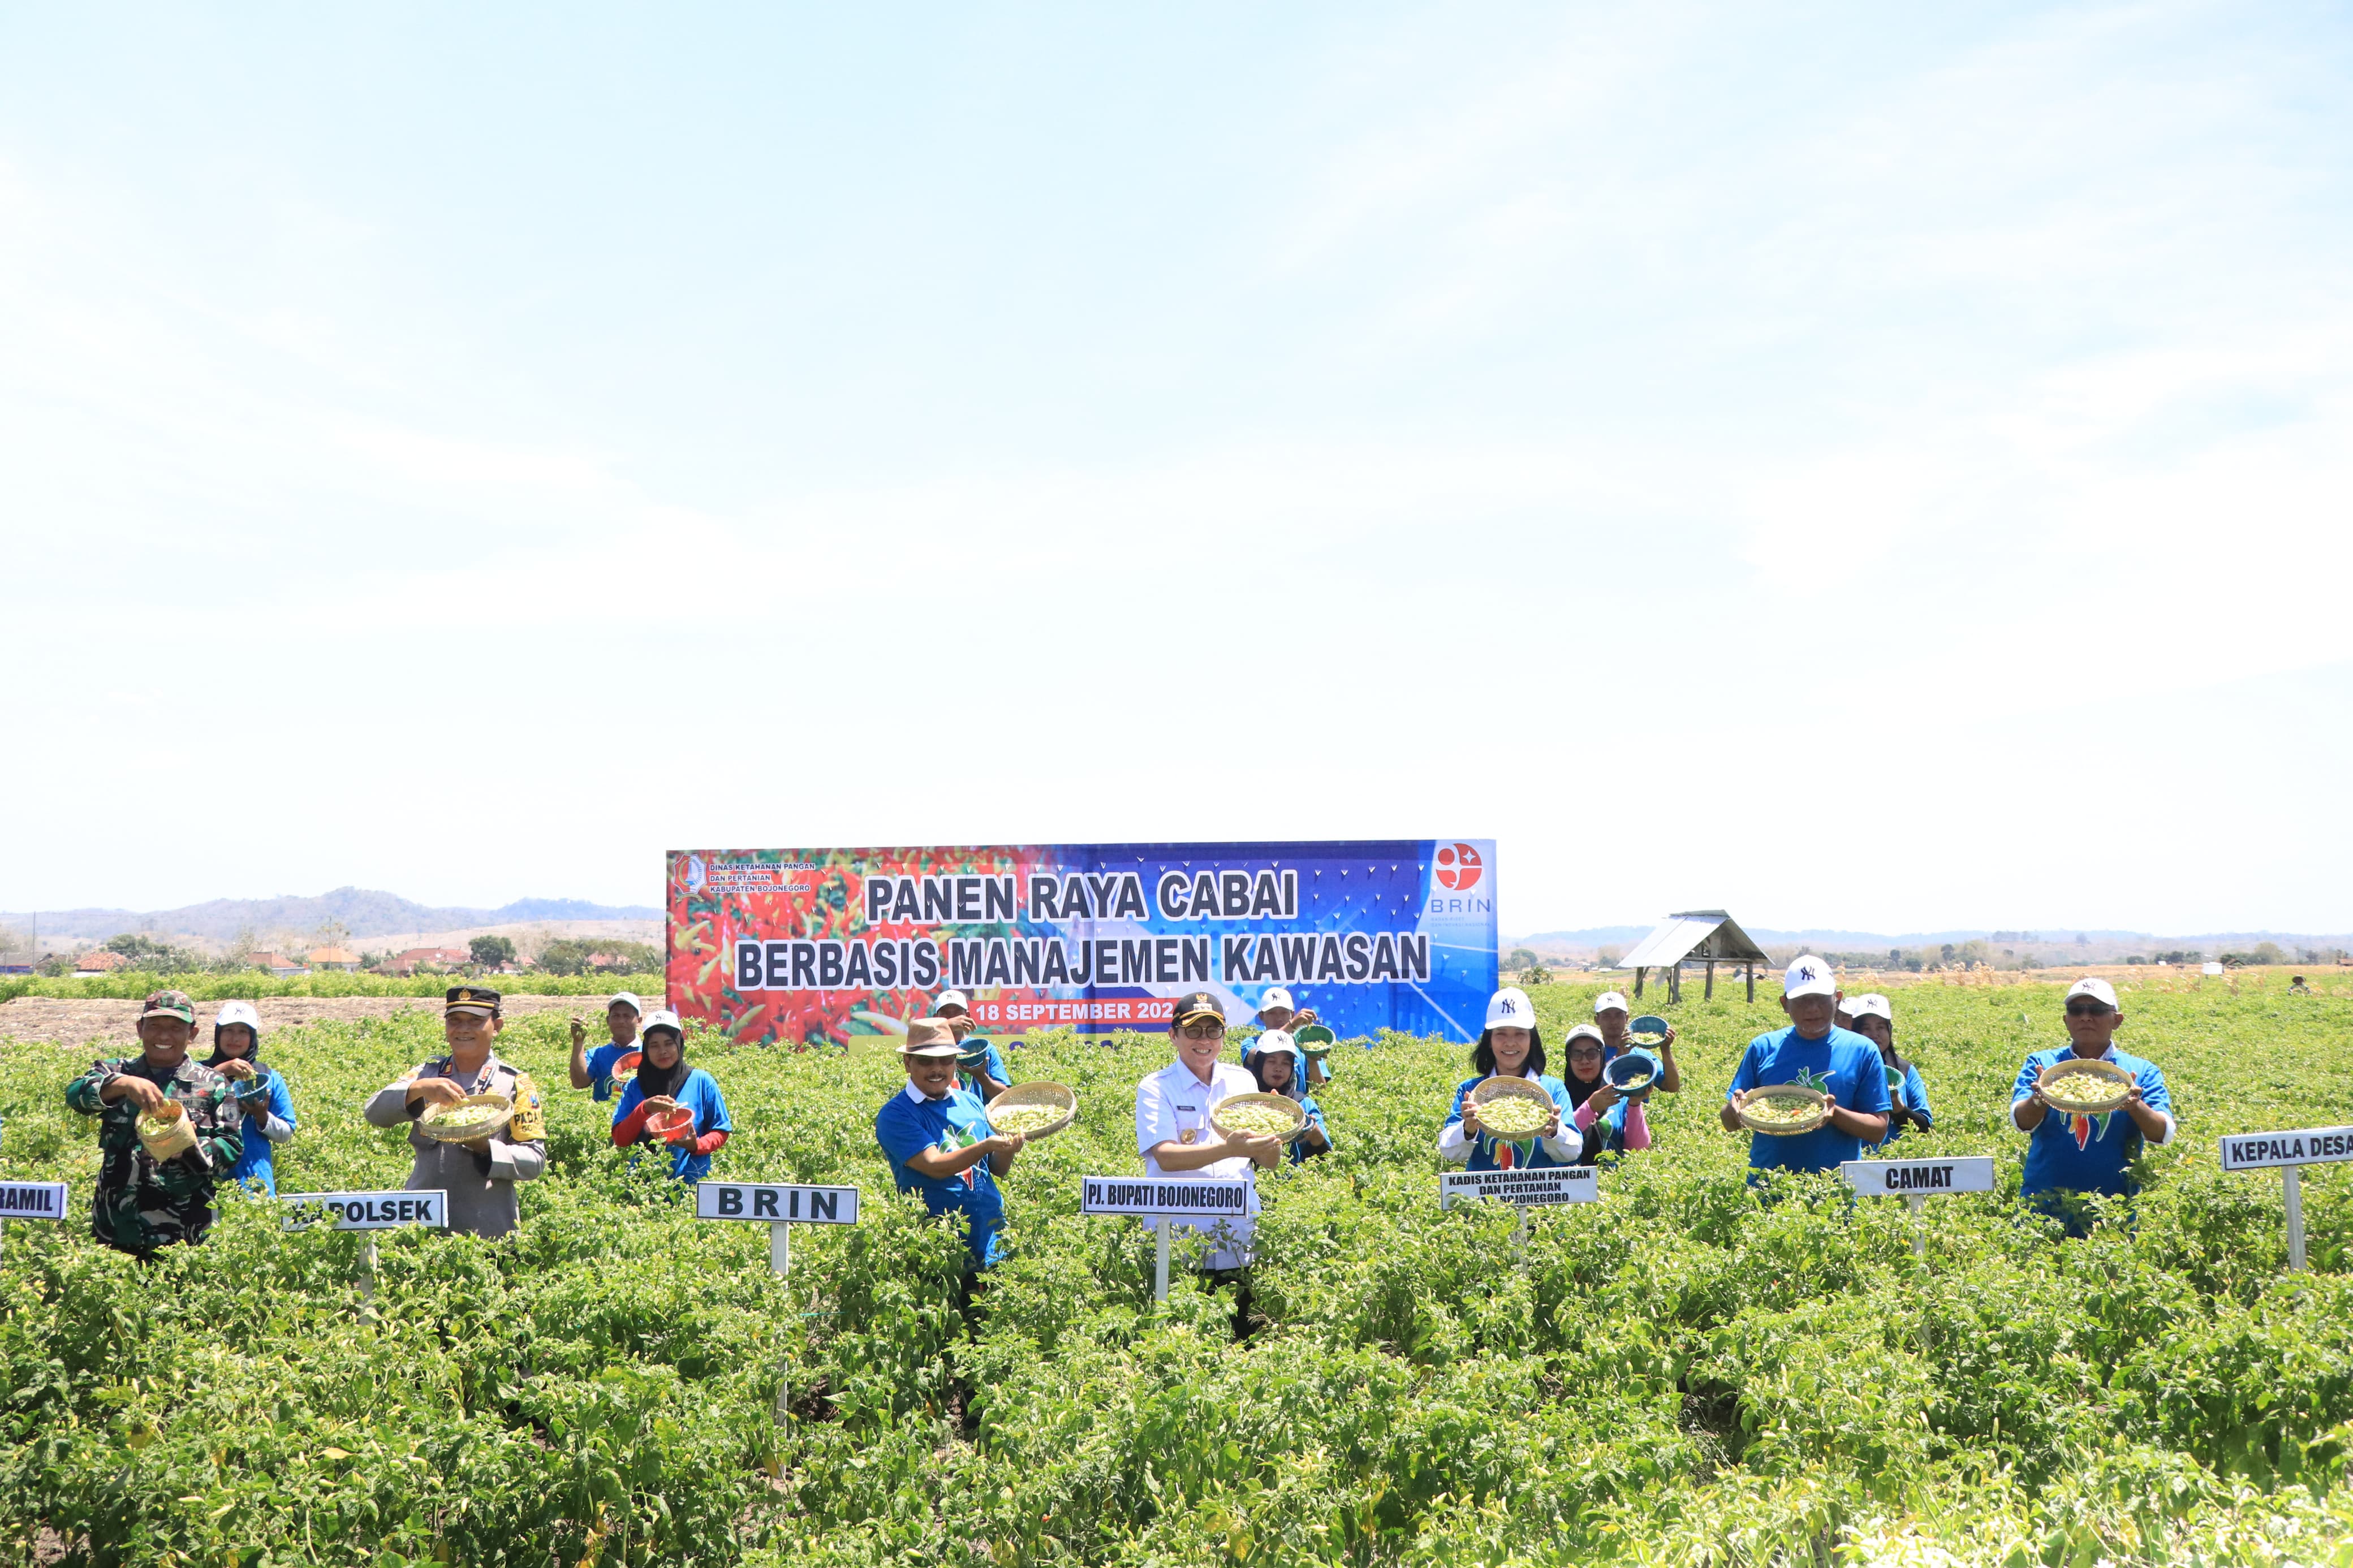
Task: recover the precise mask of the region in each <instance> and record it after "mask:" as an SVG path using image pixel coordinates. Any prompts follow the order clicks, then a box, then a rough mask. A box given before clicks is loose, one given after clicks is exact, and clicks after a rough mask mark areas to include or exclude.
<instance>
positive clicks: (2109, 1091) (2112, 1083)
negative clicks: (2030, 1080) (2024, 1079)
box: [2034, 1057, 2138, 1116]
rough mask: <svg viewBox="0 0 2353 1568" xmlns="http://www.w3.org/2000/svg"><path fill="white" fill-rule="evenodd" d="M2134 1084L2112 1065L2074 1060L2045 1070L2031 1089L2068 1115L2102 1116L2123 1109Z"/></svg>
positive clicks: (2080, 1059) (2132, 1079)
mask: <svg viewBox="0 0 2353 1568" xmlns="http://www.w3.org/2000/svg"><path fill="white" fill-rule="evenodd" d="M2137 1081H2138V1080H2137V1079H2135V1078H2134V1077H2133V1075H2132V1074H2130V1073H2128V1072H2126V1071H2125V1069H2124V1068H2120V1067H2118V1066H2116V1063H2114V1062H2104V1061H2099V1060H2096V1059H2094V1058H2089V1057H2077V1058H2075V1059H2073V1061H2055V1062H2052V1064H2051V1065H2050V1066H2049V1067H2047V1068H2043V1069H2042V1076H2041V1077H2039V1078H2037V1079H2035V1080H2034V1087H2035V1089H2037V1090H2039V1091H2040V1092H2041V1093H2042V1098H2043V1099H2045V1100H2049V1101H2050V1102H2051V1103H2052V1105H2055V1106H2057V1107H2058V1108H2059V1109H2060V1110H2063V1111H2065V1112H2066V1113H2067V1114H2068V1115H2070V1116H2105V1115H2106V1114H2107V1113H2108V1112H2109V1111H2111V1110H2123V1109H2124V1107H2125V1104H2126V1101H2127V1100H2131V1099H2132V1093H2133V1085H2134V1084H2135V1083H2136V1082H2137Z"/></svg>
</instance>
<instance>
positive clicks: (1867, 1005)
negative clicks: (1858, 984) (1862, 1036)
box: [1846, 991, 1895, 1027]
mask: <svg viewBox="0 0 2353 1568" xmlns="http://www.w3.org/2000/svg"><path fill="white" fill-rule="evenodd" d="M1846 1010H1847V1011H1848V1012H1849V1013H1852V1014H1853V1015H1854V1016H1856V1017H1858V1018H1884V1019H1886V1020H1887V1022H1888V1025H1889V1026H1890V1027H1893V1026H1894V1023H1895V1009H1894V1008H1893V1007H1890V1006H1889V1005H1887V998H1886V997H1884V996H1882V995H1881V994H1879V993H1878V992H1876V991H1866V992H1864V993H1863V994H1862V995H1860V996H1858V997H1856V998H1855V999H1854V1000H1853V1001H1852V1002H1849V1003H1847V1004H1846Z"/></svg>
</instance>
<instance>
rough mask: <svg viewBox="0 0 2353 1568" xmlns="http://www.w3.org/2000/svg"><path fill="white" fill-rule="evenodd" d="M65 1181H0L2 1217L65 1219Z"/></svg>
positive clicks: (0, 1215) (0, 1213) (0, 1209)
mask: <svg viewBox="0 0 2353 1568" xmlns="http://www.w3.org/2000/svg"><path fill="white" fill-rule="evenodd" d="M65 1217H66V1184H64V1183H63V1182H0V1219H63V1218H65Z"/></svg>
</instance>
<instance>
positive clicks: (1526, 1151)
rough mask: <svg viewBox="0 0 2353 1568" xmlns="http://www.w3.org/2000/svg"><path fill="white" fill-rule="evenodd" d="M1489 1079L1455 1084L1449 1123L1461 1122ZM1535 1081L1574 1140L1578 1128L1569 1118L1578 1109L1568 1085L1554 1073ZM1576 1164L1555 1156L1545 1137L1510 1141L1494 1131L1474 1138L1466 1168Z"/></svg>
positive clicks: (1522, 1168) (1526, 1168)
mask: <svg viewBox="0 0 2353 1568" xmlns="http://www.w3.org/2000/svg"><path fill="white" fill-rule="evenodd" d="M1486 1081H1487V1080H1486V1079H1483V1078H1466V1079H1463V1080H1462V1081H1461V1083H1460V1084H1457V1085H1456V1086H1455V1089H1454V1109H1453V1110H1450V1111H1448V1112H1447V1113H1446V1125H1447V1126H1449V1127H1454V1126H1459V1125H1460V1124H1461V1121H1462V1108H1463V1107H1464V1106H1465V1105H1468V1104H1469V1103H1470V1102H1471V1091H1472V1089H1476V1088H1478V1087H1479V1086H1480V1085H1481V1084H1482V1083H1484V1082H1486ZM1535 1086H1536V1087H1537V1088H1538V1089H1543V1090H1544V1091H1545V1092H1546V1094H1548V1095H1550V1096H1551V1097H1552V1103H1553V1107H1554V1109H1556V1110H1558V1111H1559V1112H1560V1126H1561V1133H1562V1135H1563V1136H1565V1137H1567V1138H1571V1139H1574V1138H1576V1137H1577V1136H1578V1133H1577V1129H1576V1128H1574V1127H1571V1126H1570V1125H1569V1124H1568V1119H1569V1118H1570V1117H1571V1116H1573V1115H1575V1114H1576V1111H1577V1108H1576V1107H1575V1106H1573V1105H1571V1104H1570V1103H1569V1102H1568V1086H1567V1085H1566V1084H1564V1083H1562V1082H1561V1081H1560V1079H1556V1078H1554V1077H1552V1076H1551V1075H1550V1074H1542V1075H1539V1076H1538V1077H1537V1078H1536V1079H1535ZM1575 1163H1577V1162H1576V1161H1575V1160H1574V1159H1569V1160H1556V1159H1554V1158H1553V1156H1552V1151H1551V1150H1549V1149H1547V1148H1546V1147H1545V1145H1544V1140H1543V1139H1541V1138H1530V1139H1526V1140H1525V1141H1524V1142H1518V1143H1507V1142H1504V1141H1502V1140H1501V1139H1498V1138H1496V1137H1495V1136H1494V1135H1493V1134H1492V1133H1487V1132H1482V1133H1480V1134H1479V1136H1478V1137H1477V1138H1476V1139H1475V1140H1473V1141H1472V1146H1471V1157H1470V1158H1469V1159H1468V1160H1466V1161H1464V1162H1463V1169H1465V1170H1470V1171H1540V1170H1543V1169H1545V1168H1546V1166H1550V1165H1573V1164H1575Z"/></svg>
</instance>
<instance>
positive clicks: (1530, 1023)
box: [1487, 985, 1536, 1029]
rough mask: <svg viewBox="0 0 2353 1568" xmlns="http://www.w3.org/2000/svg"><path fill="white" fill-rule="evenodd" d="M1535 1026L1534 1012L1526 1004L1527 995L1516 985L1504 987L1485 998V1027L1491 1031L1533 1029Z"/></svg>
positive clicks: (1532, 1008) (1533, 1008)
mask: <svg viewBox="0 0 2353 1568" xmlns="http://www.w3.org/2000/svg"><path fill="white" fill-rule="evenodd" d="M1535 1026H1536V1010H1535V1007H1533V1006H1531V1005H1529V1003H1528V994H1527V993H1526V992H1525V991H1523V990H1521V989H1520V988H1519V987H1518V986H1516V985H1506V986H1504V988H1503V989H1502V990H1501V991H1498V992H1496V993H1495V994H1493V996H1490V997H1488V998H1487V1027H1489V1028H1491V1029H1533V1028H1535Z"/></svg>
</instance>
